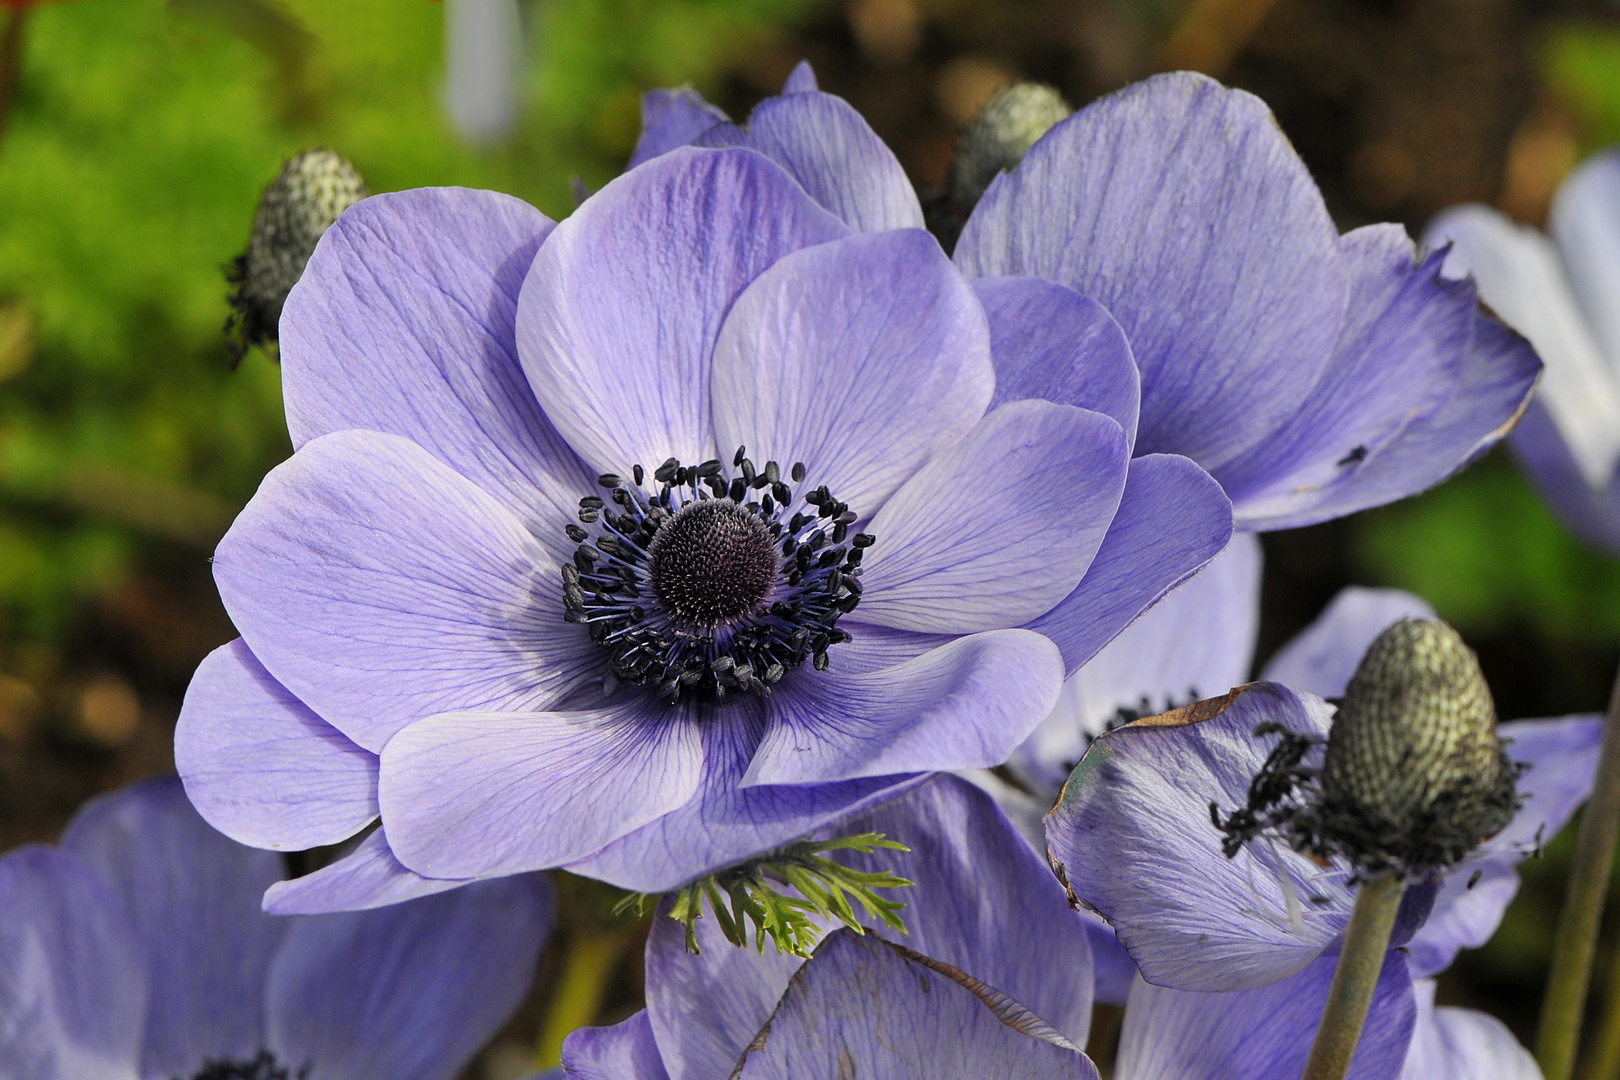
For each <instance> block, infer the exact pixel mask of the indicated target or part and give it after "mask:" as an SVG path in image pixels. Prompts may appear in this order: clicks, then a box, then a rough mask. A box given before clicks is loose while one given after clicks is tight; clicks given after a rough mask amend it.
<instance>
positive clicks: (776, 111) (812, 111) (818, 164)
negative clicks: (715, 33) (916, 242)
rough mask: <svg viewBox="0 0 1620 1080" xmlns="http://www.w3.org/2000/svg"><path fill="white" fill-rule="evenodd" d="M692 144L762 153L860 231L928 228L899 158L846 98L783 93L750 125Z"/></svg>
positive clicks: (760, 108) (717, 131) (715, 131)
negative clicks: (924, 226) (925, 226)
mask: <svg viewBox="0 0 1620 1080" xmlns="http://www.w3.org/2000/svg"><path fill="white" fill-rule="evenodd" d="M814 78H815V77H814V76H811V80H812V82H813V81H814ZM693 141H694V142H695V143H696V144H697V145H699V146H713V147H725V146H743V147H747V148H748V149H750V150H757V151H759V152H760V153H761V154H764V155H765V156H766V157H768V158H770V159H771V160H772V161H774V162H776V163H777V164H778V165H780V166H782V168H783V169H785V170H786V171H787V174H788V175H789V176H791V177H793V179H795V180H797V181H798V182H799V185H800V186H801V187H803V188H804V190H805V191H807V192H809V193H810V197H811V198H812V199H814V200H816V202H818V203H820V204H821V205H822V206H824V207H826V208H827V209H828V210H831V211H832V212H833V213H834V214H836V215H838V217H839V218H840V219H841V220H842V221H843V222H844V223H845V224H846V225H848V226H849V227H850V228H852V229H854V230H855V231H856V232H868V233H872V232H883V231H885V230H888V229H920V228H922V227H923V213H922V204H921V203H919V202H918V201H917V192H916V189H914V188H913V187H912V186H911V181H910V180H909V179H908V178H907V177H906V171H905V169H903V168H901V167H900V159H899V158H897V157H895V156H894V151H893V150H890V149H889V147H888V146H887V145H886V144H885V143H884V142H883V140H882V139H880V138H878V137H877V133H876V132H875V131H873V130H872V128H871V126H870V125H868V124H867V122H866V121H865V119H863V118H862V117H861V114H860V113H858V112H856V111H855V110H854V108H853V107H851V106H850V104H849V102H847V101H845V100H844V99H843V98H840V97H834V96H833V95H832V94H823V93H820V92H819V91H816V90H814V89H807V90H799V91H786V90H784V92H783V94H782V96H781V97H773V98H766V99H765V100H764V101H762V102H760V103H759V104H758V105H757V106H755V108H754V111H753V112H752V113H751V114H749V117H748V123H747V125H745V126H743V127H736V126H733V125H730V124H727V125H725V126H723V127H714V128H710V129H709V130H708V131H707V132H706V133H704V134H703V135H702V136H701V137H700V138H698V139H695V140H693Z"/></svg>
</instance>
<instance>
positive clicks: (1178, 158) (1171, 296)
mask: <svg viewBox="0 0 1620 1080" xmlns="http://www.w3.org/2000/svg"><path fill="white" fill-rule="evenodd" d="M643 117H644V130H643V134H642V140H641V142H640V144H638V146H637V149H636V154H635V157H634V158H633V159H632V162H633V163H635V162H641V161H646V160H650V159H651V158H653V157H654V156H656V155H657V154H659V153H662V152H667V151H669V150H670V149H672V148H673V147H676V146H680V145H684V144H695V145H704V146H719V145H742V146H751V147H753V148H754V149H756V150H758V151H759V152H761V153H763V154H767V155H768V156H770V157H771V158H772V159H773V160H775V161H776V162H777V163H778V164H780V165H781V166H782V167H783V168H785V169H787V170H788V171H789V172H790V173H792V174H793V176H794V178H795V179H797V180H798V181H799V183H800V184H801V185H803V187H804V189H805V190H806V191H807V192H809V193H810V194H811V196H812V197H814V198H816V199H817V200H818V201H819V202H821V203H822V205H824V206H826V207H827V208H828V209H830V210H832V211H833V212H834V213H838V214H839V215H840V216H841V217H843V218H844V220H845V221H847V222H848V223H849V224H850V225H851V226H852V227H854V228H860V229H888V228H897V227H907V226H917V225H920V224H921V222H922V210H921V208H920V205H919V203H918V201H917V197H916V195H915V194H914V192H913V191H912V189H911V187H910V185H909V184H908V183H907V181H906V178H905V174H904V173H903V172H902V171H901V168H900V165H899V162H898V161H896V160H895V158H894V155H893V154H892V153H890V152H889V151H888V149H887V148H886V147H884V146H883V144H882V142H881V141H880V140H879V139H878V138H877V136H876V135H875V134H874V133H873V132H872V131H871V129H870V128H869V127H867V125H866V124H865V122H864V121H862V120H861V118H860V117H859V116H858V115H857V114H856V113H855V111H854V110H853V109H851V108H850V107H849V105H847V104H846V103H844V102H843V101H841V100H840V99H838V98H836V97H833V96H831V95H829V94H824V93H820V92H818V91H817V90H816V89H815V78H814V76H813V75H812V74H811V73H810V71H809V68H808V66H806V65H801V66H800V68H799V69H798V70H797V71H796V72H795V73H794V76H793V77H792V78H791V79H790V80H789V84H788V87H787V88H785V90H784V93H783V95H782V96H780V97H776V98H770V99H767V100H766V101H764V102H762V103H761V104H760V105H759V106H758V107H757V108H756V109H755V110H754V112H753V114H752V115H751V116H750V117H749V120H748V124H747V125H746V127H742V126H737V125H733V124H731V123H730V122H729V121H727V120H726V119H725V116H724V114H723V113H720V112H719V110H717V109H714V108H713V106H710V105H708V104H707V103H706V102H704V101H703V100H702V99H701V98H699V97H697V95H696V94H694V93H692V92H691V91H690V90H685V91H673V92H671V91H663V92H657V93H655V94H653V95H649V97H648V99H647V102H646V104H645V107H644V110H643ZM853 190H860V191H862V192H864V193H866V194H865V198H864V199H863V200H862V201H861V202H860V204H859V205H858V206H855V205H853V204H852V203H851V202H850V201H849V200H848V199H847V198H846V197H845V196H846V195H847V193H848V192H850V191H853ZM828 193H834V194H831V195H829V194H828ZM954 258H955V261H956V264H957V265H958V266H959V267H960V268H961V269H962V271H963V273H965V274H966V275H967V276H968V277H969V278H972V279H974V290H975V291H976V292H977V293H978V295H979V297H980V299H981V300H982V301H983V302H984V305H985V310H986V312H987V313H988V315H989V317H990V326H991V334H992V337H993V339H994V342H995V345H994V347H995V348H996V350H997V354H998V355H997V375H998V378H999V380H1000V384H999V386H998V394H1003V395H1007V396H1008V397H1033V398H1044V399H1047V400H1050V401H1062V402H1069V403H1072V404H1084V405H1085V406H1086V407H1088V408H1100V407H1101V406H1100V405H1099V404H1098V402H1099V400H1100V399H1102V398H1103V397H1105V396H1114V397H1117V398H1118V399H1120V400H1125V399H1129V400H1130V401H1132V402H1133V403H1134V402H1137V401H1138V400H1139V402H1140V417H1139V419H1138V420H1136V421H1135V422H1133V423H1132V424H1131V425H1129V426H1128V433H1129V434H1130V435H1131V437H1132V439H1133V451H1134V453H1136V454H1154V453H1173V454H1179V455H1183V456H1186V457H1190V458H1192V459H1193V460H1195V461H1197V462H1198V463H1199V464H1200V465H1202V466H1203V467H1204V468H1205V469H1207V470H1208V471H1209V472H1210V473H1211V474H1212V475H1213V476H1214V477H1215V478H1216V479H1217V480H1218V481H1220V483H1221V485H1222V487H1223V488H1224V489H1225V490H1226V492H1227V494H1228V495H1229V496H1230V497H1231V499H1232V503H1233V508H1234V512H1235V514H1236V517H1237V522H1238V526H1239V527H1240V528H1242V529H1247V530H1265V529H1284V528H1293V527H1295V526H1300V525H1309V524H1313V523H1316V522H1320V521H1325V520H1328V519H1330V518H1335V517H1340V516H1343V515H1345V514H1349V513H1352V512H1354V511H1357V510H1362V509H1365V508H1367V507H1370V506H1378V505H1381V504H1383V503H1387V502H1391V501H1393V500H1395V499H1399V498H1402V497H1404V496H1407V495H1410V494H1413V493H1415V492H1417V491H1421V490H1423V489H1424V488H1427V487H1429V486H1431V485H1433V484H1435V483H1438V482H1439V481H1441V480H1443V479H1445V478H1446V477H1447V476H1449V475H1451V473H1453V472H1455V471H1456V470H1457V469H1460V468H1461V467H1463V466H1464V465H1466V464H1467V463H1468V462H1470V461H1472V460H1473V459H1474V458H1475V457H1477V456H1478V455H1479V454H1481V453H1482V452H1484V451H1485V450H1486V449H1487V448H1489V447H1490V446H1491V445H1493V444H1494V443H1496V442H1497V441H1498V440H1499V439H1501V437H1502V436H1503V435H1504V434H1506V432H1507V431H1508V429H1509V428H1511V427H1512V425H1513V423H1514V422H1515V420H1517V418H1518V416H1519V414H1520V412H1521V411H1522V410H1523V409H1524V407H1525V403H1526V401H1527V400H1528V398H1529V396H1530V393H1531V391H1532V389H1533V387H1534V385H1535V381H1536V378H1537V375H1538V373H1539V371H1540V368H1541V364H1540V361H1538V360H1537V358H1536V356H1535V354H1534V352H1533V351H1532V350H1531V349H1530V347H1529V346H1528V345H1527V344H1526V343H1525V342H1524V341H1523V339H1521V338H1519V337H1518V336H1517V335H1516V334H1514V333H1512V332H1511V331H1508V330H1506V329H1505V328H1504V327H1502V326H1501V325H1500V324H1499V323H1497V322H1496V321H1495V320H1494V319H1492V318H1490V317H1489V316H1487V315H1482V314H1480V313H1479V311H1478V310H1477V308H1476V305H1475V302H1474V300H1475V293H1474V287H1473V285H1472V284H1471V283H1469V282H1464V281H1450V280H1447V279H1446V278H1443V277H1442V276H1441V273H1440V270H1441V264H1442V261H1443V255H1440V254H1435V255H1430V256H1427V257H1425V258H1422V259H1419V258H1418V257H1417V252H1416V249H1415V248H1414V246H1413V244H1412V241H1411V240H1410V238H1409V237H1408V236H1407V235H1406V232H1405V230H1404V229H1402V228H1401V227H1400V226H1398V225H1372V226H1368V227H1366V228H1361V229H1356V230H1353V231H1351V232H1349V233H1346V234H1344V235H1342V236H1341V235H1339V233H1338V231H1337V230H1336V229H1335V228H1334V226H1333V222H1332V220H1331V219H1330V218H1329V216H1328V213H1327V209H1326V207H1325V206H1324V204H1323V202H1322V196H1321V193H1320V192H1319V191H1318V190H1317V188H1316V185H1315V183H1314V182H1312V180H1311V178H1310V176H1309V174H1308V173H1307V171H1306V169H1305V166H1304V164H1303V162H1301V161H1300V160H1299V157H1298V155H1297V154H1295V153H1294V150H1293V148H1292V147H1291V146H1290V145H1289V144H1288V141H1287V139H1286V138H1285V137H1284V136H1283V133H1282V131H1281V130H1280V129H1279V128H1278V126H1277V124H1276V121H1275V120H1274V119H1273V117H1272V115H1271V113H1270V111H1269V110H1268V109H1267V108H1266V106H1265V105H1264V104H1263V103H1262V102H1261V101H1260V100H1259V99H1258V98H1256V97H1254V96H1252V95H1250V94H1247V93H1244V92H1243V91H1240V90H1228V89H1226V88H1224V87H1222V86H1221V85H1220V84H1218V83H1216V82H1214V81H1213V80H1211V79H1208V78H1205V77H1204V76H1201V75H1196V74H1193V73H1190V72H1178V73H1175V74H1170V75H1161V76H1157V77H1155V78H1152V79H1148V80H1146V81H1145V82H1141V83H1138V84H1136V85H1134V86H1130V87H1127V88H1126V89H1124V90H1122V91H1120V92H1119V93H1117V94H1114V95H1112V96H1109V97H1106V98H1103V99H1101V100H1100V101H1097V102H1095V103H1093V104H1091V105H1090V106H1088V107H1086V108H1085V109H1082V110H1081V111H1080V112H1078V113H1076V114H1075V115H1073V116H1071V117H1070V118H1068V119H1067V120H1064V121H1062V122H1061V123H1059V124H1057V126H1055V127H1053V128H1052V129H1051V130H1050V131H1049V132H1047V134H1046V135H1045V136H1044V137H1042V138H1041V140H1040V141H1039V142H1037V143H1036V144H1035V145H1034V147H1033V148H1031V149H1030V151H1029V153H1028V154H1027V156H1026V157H1025V158H1024V160H1023V162H1022V163H1021V164H1020V165H1019V166H1018V167H1017V168H1016V169H1014V170H1012V171H1011V172H1008V173H1004V174H1002V175H1000V176H998V177H997V178H996V179H995V181H994V182H993V183H992V184H991V185H990V187H989V189H988V190H987V191H986V192H985V195H984V197H983V198H982V199H981V200H980V202H979V204H978V205H977V207H975V208H974V210H973V213H972V215H971V216H970V217H969V219H968V221H967V224H966V226H965V227H964V228H963V230H962V234H961V237H960V239H959V240H958V242H957V244H956V248H955V254H954ZM1103 328H1106V331H1107V332H1109V333H1115V332H1118V331H1121V330H1122V331H1123V339H1124V342H1128V345H1122V346H1121V351H1122V352H1123V353H1124V354H1125V356H1126V358H1128V360H1129V361H1130V362H1128V363H1121V364H1119V365H1118V366H1117V367H1109V368H1104V367H1101V366H1100V365H1097V364H1096V363H1095V362H1092V361H1085V360H1082V359H1081V358H1080V357H1081V356H1082V355H1083V354H1084V352H1085V344H1084V343H1085V342H1087V341H1088V340H1089V339H1090V338H1091V337H1092V336H1094V335H1096V334H1098V333H1101V332H1104V331H1103ZM1003 354H1005V356H1004V355H1003Z"/></svg>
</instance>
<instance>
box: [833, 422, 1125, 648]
mask: <svg viewBox="0 0 1620 1080" xmlns="http://www.w3.org/2000/svg"><path fill="white" fill-rule="evenodd" d="M1128 467H1129V451H1128V450H1127V448H1126V446H1125V434H1124V432H1123V431H1122V430H1121V429H1120V426H1119V425H1118V424H1117V423H1115V422H1114V421H1113V420H1111V419H1109V418H1108V417H1106V416H1104V415H1102V414H1101V413H1094V412H1088V411H1087V410H1085V409H1077V408H1075V407H1073V406H1072V405H1055V404H1052V403H1051V402H1045V401H1017V402H1013V403H1012V404H1009V405H1003V406H1002V407H1001V408H999V409H997V410H995V411H994V412H992V413H990V414H989V415H988V416H986V417H985V418H984V419H983V420H982V421H980V422H979V424H978V426H977V427H975V428H974V429H973V430H972V431H971V432H970V433H969V434H968V436H967V438H965V439H963V440H962V441H961V442H959V443H958V444H956V445H955V446H953V447H952V448H951V449H950V450H948V451H946V452H945V453H943V454H941V455H940V456H938V457H936V458H934V459H933V460H932V461H930V462H929V463H928V464H927V465H924V466H923V467H922V469H921V470H919V471H918V472H917V474H916V475H915V476H913V477H912V478H911V479H910V480H908V481H907V482H906V483H905V485H904V486H902V487H901V488H900V490H899V491H897V492H895V493H894V497H893V498H891V499H890V500H889V501H888V502H887V503H885V504H884V505H883V509H881V510H879V511H878V513H877V516H876V517H875V518H873V519H872V524H871V525H870V527H869V528H868V530H867V531H868V532H870V533H872V534H873V535H874V536H876V537H877V544H876V546H874V547H872V548H869V549H868V550H867V559H866V564H865V569H866V574H865V576H864V577H863V578H862V579H861V582H862V584H863V586H864V589H863V591H862V600H861V607H860V611H861V619H862V621H864V622H872V623H877V624H878V625H880V626H892V627H897V628H899V629H902V630H919V631H932V632H937V633H957V634H960V633H969V632H972V631H975V630H997V629H1001V628H1003V627H1009V626H1018V625H1019V624H1021V623H1024V622H1027V621H1029V620H1030V619H1033V618H1035V617H1037V616H1039V615H1042V614H1044V613H1046V612H1048V611H1050V610H1051V609H1052V607H1053V605H1055V604H1057V603H1058V602H1059V601H1060V600H1062V599H1063V598H1064V597H1066V596H1068V595H1069V594H1070V593H1071V592H1073V591H1074V588H1075V586H1076V585H1078V584H1079V583H1080V579H1081V577H1082V576H1083V575H1085V573H1086V568H1087V567H1089V566H1090V565H1091V563H1092V559H1093V557H1094V556H1095V555H1096V553H1097V549H1098V547H1099V546H1101V544H1102V541H1103V537H1104V536H1105V535H1106V534H1107V532H1108V528H1109V524H1110V523H1111V522H1112V521H1113V519H1114V514H1115V511H1116V510H1117V509H1118V507H1119V503H1120V497H1121V495H1122V494H1123V492H1124V490H1125V478H1126V473H1127V470H1128ZM1058 493H1061V495H1059V494H1058ZM1054 500H1059V501H1058V502H1055V501H1054ZM1059 506H1061V512H1059Z"/></svg>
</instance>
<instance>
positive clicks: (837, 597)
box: [562, 447, 873, 702]
mask: <svg viewBox="0 0 1620 1080" xmlns="http://www.w3.org/2000/svg"><path fill="white" fill-rule="evenodd" d="M730 472H731V473H732V475H729V476H728V475H727V473H728V470H727V469H726V468H725V467H724V465H723V464H722V463H721V462H720V461H718V460H715V461H705V462H703V463H702V464H700V465H691V466H687V465H682V464H681V463H680V462H679V461H677V460H676V459H674V458H671V459H669V460H668V461H666V462H664V463H663V464H662V465H660V466H659V467H658V468H657V469H656V470H655V471H654V472H653V476H652V479H653V486H652V488H651V490H650V491H649V490H645V489H644V488H643V484H644V481H645V480H646V473H645V470H643V468H642V467H641V466H640V465H637V466H635V468H634V469H633V470H632V471H631V482H630V483H626V482H625V479H624V478H623V477H620V476H616V475H613V474H607V475H604V476H601V477H599V478H598V481H597V482H598V483H600V484H601V485H602V487H604V488H606V489H608V491H609V492H610V493H611V502H610V501H608V500H604V499H602V498H600V497H598V496H594V495H593V496H590V497H587V498H584V499H581V500H580V501H579V507H580V509H579V520H580V522H581V524H582V525H585V526H593V527H594V528H593V529H589V530H588V529H586V528H582V527H581V525H572V524H571V525H569V526H568V536H569V538H570V539H571V540H573V541H574V542H575V543H576V544H578V545H579V547H578V548H576V549H575V551H574V561H573V564H572V565H571V566H565V567H563V572H562V574H563V606H564V609H565V617H566V618H567V619H568V621H569V622H576V623H584V624H585V625H586V626H588V627H589V628H590V634H591V640H593V641H595V642H597V643H598V644H600V645H601V646H603V648H605V649H606V650H607V653H608V657H609V662H610V664H611V665H612V669H613V674H614V677H615V678H617V679H619V680H621V681H623V682H629V683H634V684H636V685H638V686H655V687H657V691H658V694H659V696H660V697H663V698H664V699H666V700H668V701H670V702H674V701H676V700H679V699H680V698H681V697H682V696H683V695H692V694H696V695H700V696H704V697H708V698H711V699H714V700H723V699H724V698H725V697H726V694H727V693H728V692H735V691H739V690H742V691H748V692H750V693H756V694H769V693H770V688H771V686H772V684H774V683H776V682H777V681H779V680H780V679H781V678H782V676H783V675H784V674H786V673H787V669H788V668H790V667H797V666H799V665H801V664H803V663H804V662H805V661H806V660H809V661H810V662H811V664H812V666H814V667H815V668H816V669H817V670H818V671H822V670H826V668H827V666H828V658H827V649H828V648H829V647H830V646H832V645H836V644H838V643H839V642H843V641H848V640H849V634H848V633H847V632H846V631H843V630H840V629H838V626H837V624H838V620H839V618H840V617H841V616H843V615H845V614H847V613H848V612H850V611H853V610H855V605H856V604H858V603H859V602H860V598H861V583H860V575H861V559H862V556H863V555H864V554H865V552H866V549H867V548H868V547H870V546H871V545H872V543H873V538H872V537H871V536H868V535H866V534H865V533H856V534H855V535H853V536H851V535H850V533H849V527H850V525H851V524H852V523H853V522H854V521H855V518H856V514H855V512H854V511H853V510H851V509H850V508H849V506H848V505H847V504H845V503H842V502H839V501H838V500H837V499H835V498H834V497H833V496H832V493H831V492H829V491H828V490H827V489H826V487H818V488H816V489H815V490H814V491H811V492H809V493H808V494H806V495H804V496H803V497H802V499H801V500H799V503H798V504H795V501H794V495H793V488H792V486H791V485H790V484H789V483H788V482H787V481H785V480H784V479H783V478H782V472H781V469H780V467H779V466H778V465H777V463H776V462H774V461H768V462H766V463H765V468H764V469H763V470H758V469H756V468H755V467H754V463H753V462H752V461H750V460H749V459H748V457H747V456H746V455H745V453H744V450H743V448H741V447H739V448H738V450H737V453H736V456H735V457H734V458H733V459H732V467H731V470H730ZM804 475H805V469H804V466H803V465H802V464H797V465H794V466H793V468H792V470H791V477H792V481H793V483H795V484H797V483H799V482H800V481H802V480H803V479H804ZM795 505H801V506H802V509H799V510H796V511H794V512H793V513H792V514H791V515H789V514H788V510H789V509H790V508H791V507H793V506H795Z"/></svg>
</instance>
